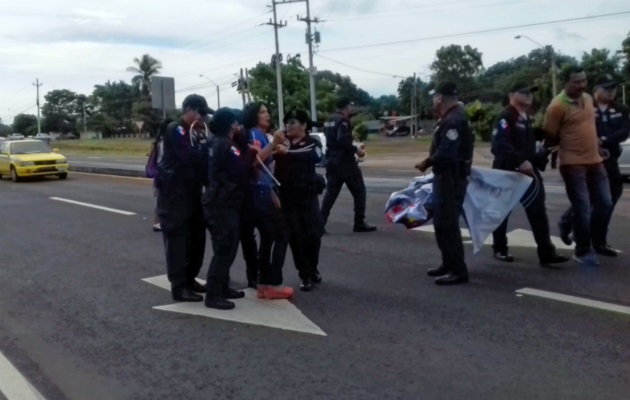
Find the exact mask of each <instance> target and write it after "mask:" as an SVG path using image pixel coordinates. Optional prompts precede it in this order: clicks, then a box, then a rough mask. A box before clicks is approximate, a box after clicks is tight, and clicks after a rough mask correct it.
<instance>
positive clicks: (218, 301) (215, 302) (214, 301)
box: [204, 296, 236, 310]
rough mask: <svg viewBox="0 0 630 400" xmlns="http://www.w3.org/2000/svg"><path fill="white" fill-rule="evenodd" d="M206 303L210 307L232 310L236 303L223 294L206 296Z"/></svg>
mask: <svg viewBox="0 0 630 400" xmlns="http://www.w3.org/2000/svg"><path fill="white" fill-rule="evenodd" d="M204 304H205V305H206V307H208V308H215V309H217V310H232V309H233V308H234V307H236V305H235V304H234V303H233V302H231V301H229V300H227V299H226V298H225V297H223V296H206V300H205V301H204Z"/></svg>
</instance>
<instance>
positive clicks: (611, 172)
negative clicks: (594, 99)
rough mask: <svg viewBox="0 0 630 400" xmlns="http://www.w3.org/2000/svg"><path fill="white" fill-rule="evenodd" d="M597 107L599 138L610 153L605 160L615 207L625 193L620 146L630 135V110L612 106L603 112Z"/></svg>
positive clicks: (596, 121)
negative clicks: (620, 167)
mask: <svg viewBox="0 0 630 400" xmlns="http://www.w3.org/2000/svg"><path fill="white" fill-rule="evenodd" d="M595 107H596V109H595V112H596V120H595V124H596V127H597V136H598V137H599V138H600V139H601V141H602V146H601V147H602V148H604V149H606V150H608V152H609V153H610V156H609V157H608V159H606V160H604V166H605V167H606V172H607V173H608V181H609V182H610V194H611V197H612V201H613V207H614V206H615V205H616V204H617V201H619V198H621V194H622V193H623V177H622V176H621V172H620V171H619V157H620V156H621V146H620V144H621V143H622V142H624V141H626V140H627V139H628V135H629V134H630V115H629V113H628V108H627V107H625V106H623V105H620V104H615V103H613V104H610V105H609V106H608V107H607V108H606V109H605V110H601V109H600V108H599V106H598V105H597V104H595Z"/></svg>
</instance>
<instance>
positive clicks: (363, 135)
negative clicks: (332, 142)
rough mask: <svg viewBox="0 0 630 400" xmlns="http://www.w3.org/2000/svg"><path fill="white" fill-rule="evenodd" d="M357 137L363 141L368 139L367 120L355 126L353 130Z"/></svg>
mask: <svg viewBox="0 0 630 400" xmlns="http://www.w3.org/2000/svg"><path fill="white" fill-rule="evenodd" d="M353 133H354V134H355V135H356V136H357V138H358V139H359V140H360V141H361V142H363V141H365V140H366V139H367V137H368V127H367V124H366V123H365V122H361V123H359V124H358V125H357V126H356V127H355V128H354V132H353Z"/></svg>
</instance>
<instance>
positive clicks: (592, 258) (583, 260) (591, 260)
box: [572, 253, 599, 267]
mask: <svg viewBox="0 0 630 400" xmlns="http://www.w3.org/2000/svg"><path fill="white" fill-rule="evenodd" d="M572 258H573V260H575V261H577V262H578V263H579V264H582V265H586V266H588V267H597V266H599V260H597V256H596V255H595V254H593V253H587V254H584V255H583V256H578V255H577V254H574V255H573V257H572Z"/></svg>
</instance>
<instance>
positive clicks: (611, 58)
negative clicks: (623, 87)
mask: <svg viewBox="0 0 630 400" xmlns="http://www.w3.org/2000/svg"><path fill="white" fill-rule="evenodd" d="M621 61H622V58H621V56H620V55H618V54H611V53H610V50H608V49H592V50H591V52H590V53H586V52H585V53H584V54H583V55H582V68H584V72H586V78H587V79H588V82H589V88H591V89H592V87H593V82H594V81H595V79H597V77H598V76H600V75H605V74H610V75H612V76H617V75H619V73H620V72H621V68H620V67H621Z"/></svg>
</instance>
